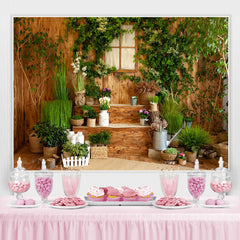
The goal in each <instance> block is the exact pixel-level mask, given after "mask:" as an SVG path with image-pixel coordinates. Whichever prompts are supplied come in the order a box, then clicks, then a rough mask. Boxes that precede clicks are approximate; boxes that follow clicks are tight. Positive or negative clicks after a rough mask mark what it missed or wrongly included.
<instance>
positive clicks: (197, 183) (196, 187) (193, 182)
mask: <svg viewBox="0 0 240 240" xmlns="http://www.w3.org/2000/svg"><path fill="white" fill-rule="evenodd" d="M187 175H188V191H189V192H190V194H191V195H192V197H193V203H195V204H197V203H198V201H199V198H200V196H201V195H202V194H203V192H204V190H205V185H206V173H205V172H201V171H200V170H199V161H198V159H196V161H195V166H194V171H192V172H188V173H187Z"/></svg>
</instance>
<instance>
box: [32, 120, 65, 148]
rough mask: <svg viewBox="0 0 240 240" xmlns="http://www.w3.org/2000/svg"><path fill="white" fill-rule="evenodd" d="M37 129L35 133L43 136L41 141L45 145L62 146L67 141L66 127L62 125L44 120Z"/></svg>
mask: <svg viewBox="0 0 240 240" xmlns="http://www.w3.org/2000/svg"><path fill="white" fill-rule="evenodd" d="M39 126H41V127H37V126H36V129H35V133H36V134H37V135H38V137H41V143H43V145H44V147H56V146H61V145H62V144H63V143H65V142H66V141H67V133H66V129H65V128H62V127H57V126H55V125H52V126H51V125H50V124H48V123H44V122H42V123H41V124H40V125H39Z"/></svg>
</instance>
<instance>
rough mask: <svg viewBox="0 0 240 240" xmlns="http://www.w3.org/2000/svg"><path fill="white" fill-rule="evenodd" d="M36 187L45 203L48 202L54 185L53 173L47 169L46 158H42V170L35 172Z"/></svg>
mask: <svg viewBox="0 0 240 240" xmlns="http://www.w3.org/2000/svg"><path fill="white" fill-rule="evenodd" d="M35 187H36V190H37V192H38V194H39V195H40V196H41V199H42V201H43V203H46V202H47V198H48V195H49V194H50V193H51V191H52V187H53V173H52V172H50V171H48V170H47V169H46V161H45V160H44V159H43V160H42V170H40V171H38V172H36V173H35Z"/></svg>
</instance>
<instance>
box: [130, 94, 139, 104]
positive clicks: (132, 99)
mask: <svg viewBox="0 0 240 240" xmlns="http://www.w3.org/2000/svg"><path fill="white" fill-rule="evenodd" d="M137 100H138V97H137V96H131V105H132V106H136V105H137Z"/></svg>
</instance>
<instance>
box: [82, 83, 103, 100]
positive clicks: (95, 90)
mask: <svg viewBox="0 0 240 240" xmlns="http://www.w3.org/2000/svg"><path fill="white" fill-rule="evenodd" d="M85 88H86V95H87V96H89V97H92V98H97V99H98V98H99V97H100V93H101V91H100V87H99V85H98V84H97V83H96V82H95V81H90V82H88V83H87V84H86V86H85Z"/></svg>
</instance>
